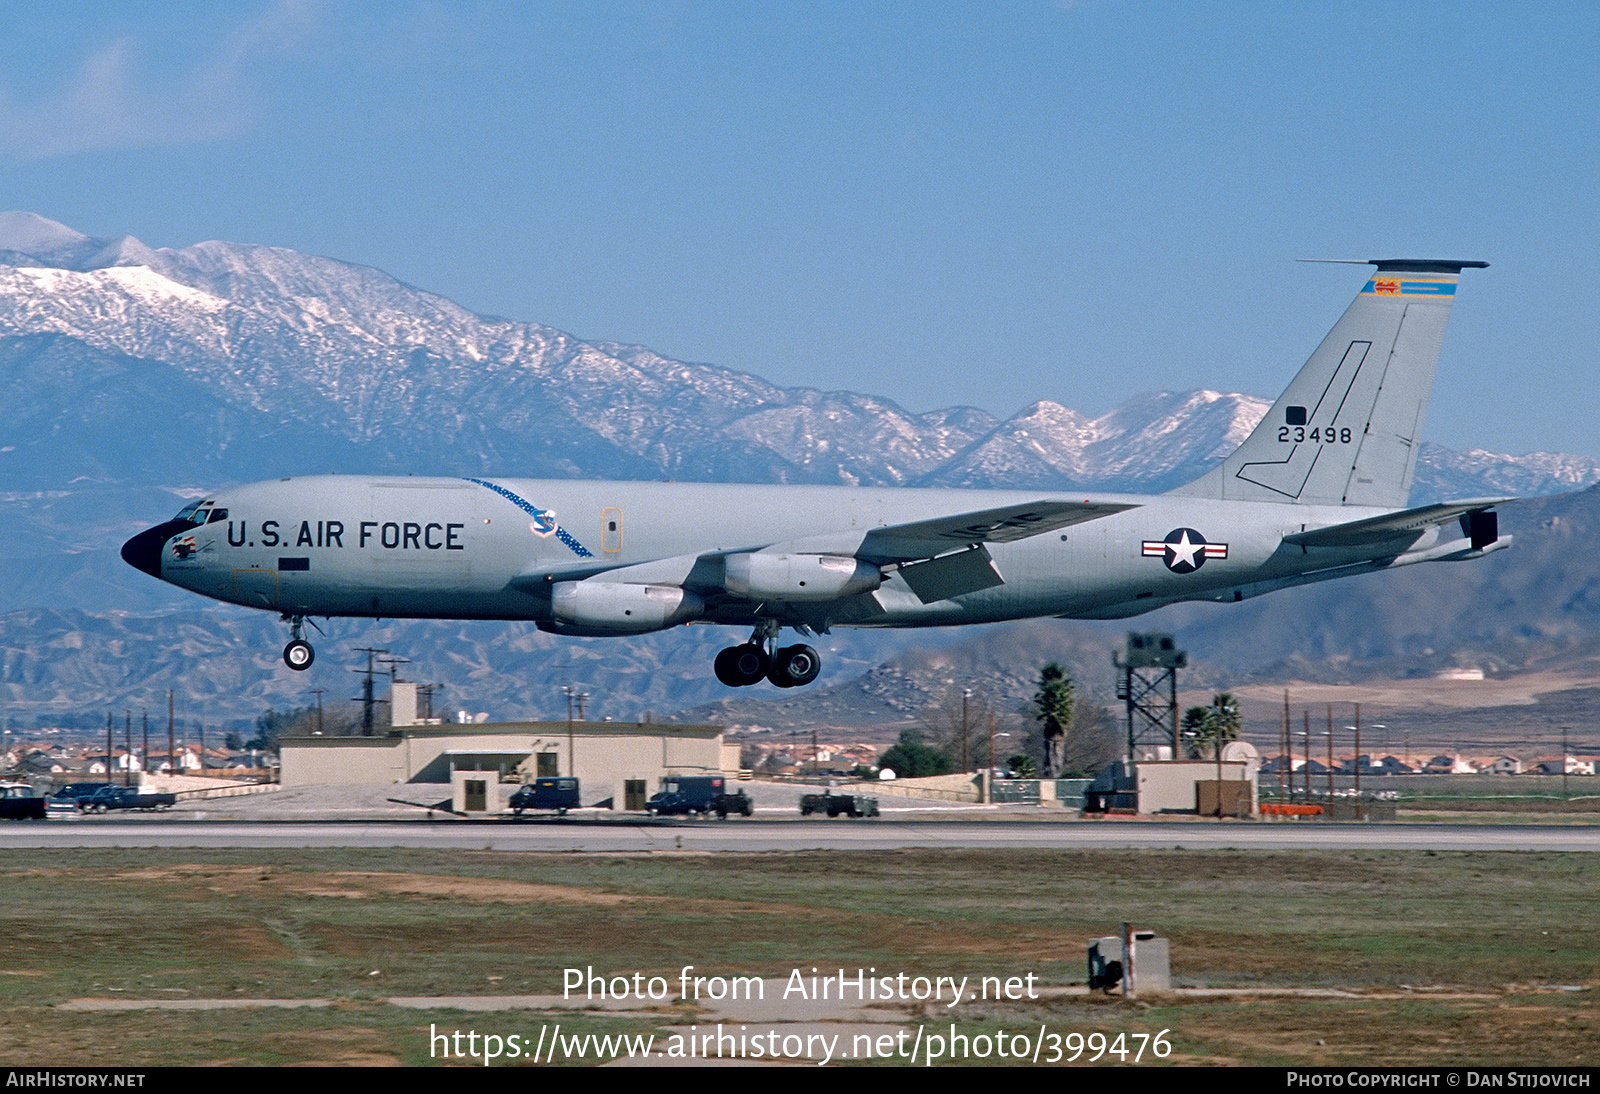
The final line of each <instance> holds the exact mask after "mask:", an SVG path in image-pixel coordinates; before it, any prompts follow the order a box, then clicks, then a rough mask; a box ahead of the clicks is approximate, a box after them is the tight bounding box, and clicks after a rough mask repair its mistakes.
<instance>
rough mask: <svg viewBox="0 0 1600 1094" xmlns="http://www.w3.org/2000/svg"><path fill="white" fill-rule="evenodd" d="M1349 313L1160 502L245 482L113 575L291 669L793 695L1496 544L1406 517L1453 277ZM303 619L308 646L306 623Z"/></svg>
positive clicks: (1380, 267) (1433, 512)
mask: <svg viewBox="0 0 1600 1094" xmlns="http://www.w3.org/2000/svg"><path fill="white" fill-rule="evenodd" d="M1361 264H1362V265H1372V266H1375V267H1376V270H1375V271H1372V273H1371V276H1370V277H1369V279H1368V280H1367V282H1366V284H1365V285H1364V286H1363V288H1362V289H1361V291H1360V292H1359V293H1358V294H1357V296H1356V298H1355V301H1354V302H1353V303H1352V304H1351V305H1350V307H1349V308H1348V310H1346V312H1345V313H1344V315H1343V317H1342V318H1340V319H1339V321H1338V322H1337V323H1336V324H1335V325H1334V327H1333V330H1332V331H1331V332H1330V333H1329V334H1328V336H1327V337H1326V338H1325V339H1324V340H1323V341H1322V343H1321V345H1320V346H1319V347H1318V348H1317V350H1316V352H1314V353H1313V354H1312V355H1311V357H1310V359H1309V360H1308V361H1307V362H1306V364H1305V365H1304V366H1303V367H1302V368H1301V369H1300V371H1299V373H1298V374H1297V375H1296V376H1295V378H1294V380H1293V381H1292V382H1291V383H1290V384H1289V386H1288V388H1287V389H1286V390H1285V391H1284V393H1283V394H1282V395H1281V396H1279V398H1278V401H1277V402H1276V403H1274V404H1273V406H1272V409H1271V411H1270V412H1268V414H1267V416H1266V417H1265V418H1263V419H1262V421H1261V422H1260V424H1259V425H1257V426H1256V428H1255V430H1254V431H1253V432H1252V433H1251V434H1250V435H1249V437H1248V438H1246V440H1245V441H1244V443H1243V444H1241V445H1240V446H1239V447H1238V448H1237V449H1236V450H1235V451H1234V452H1233V453H1232V454H1231V455H1229V456H1228V457H1227V458H1226V459H1224V460H1223V461H1222V462H1221V463H1220V464H1218V465H1217V466H1215V467H1213V468H1212V469H1211V470H1209V471H1207V472H1206V473H1205V474H1203V475H1201V476H1200V477H1199V478H1197V479H1195V480H1194V481H1193V482H1190V483H1188V484H1186V485H1184V486H1180V487H1178V488H1177V489H1174V490H1170V491H1168V492H1166V493H1164V494H1160V495H1156V496H1137V495H1123V494H1088V495H1084V494H1079V493H1063V492H1058V491H1038V490H1032V491H974V490H953V489H948V490H941V489H910V488H894V487H888V488H876V487H846V486H752V485H747V484H736V485H735V484H713V483H659V482H590V481H532V480H523V479H511V478H500V477H495V478H470V477H467V478H409V477H408V478H399V477H378V476H365V475H355V476H317V477H303V478H285V479H279V480H277V481H274V482H262V483H256V484H253V485H247V486H240V487H236V488H232V489H228V490H224V491H221V492H218V493H215V494H212V495H210V496H208V497H206V498H203V499H201V500H198V501H195V502H192V503H191V504H189V505H186V506H185V507H184V508H183V510H182V511H181V512H180V513H178V515H177V516H175V517H174V518H172V519H171V520H169V521H165V522H163V523H161V524H158V525H156V526H155V527H153V528H150V529H148V530H146V531H143V532H140V533H139V534H137V535H135V536H134V537H133V538H131V539H129V540H128V541H127V542H126V543H125V544H124V545H123V547H122V557H123V558H124V559H125V560H126V561H127V562H128V563H129V564H130V565H132V566H134V567H136V568H138V569H140V570H142V571H144V572H145V573H147V574H149V575H151V576H152V577H156V578H159V579H161V580H163V581H167V582H170V583H171V584H174V585H177V586H180V587H182V588H185V589H189V590H191V591H193V592H196V593H199V594H201V595H203V596H208V597H212V598H213V599H216V600H221V601H226V602H229V603H233V604H241V605H244V606H247V607H251V608H260V609H265V610H268V611H274V612H278V613H279V614H280V615H281V616H282V619H283V621H284V622H286V623H287V624H289V628H290V641H289V643H288V645H287V646H285V647H284V651H283V660H284V662H285V664H287V665H288V666H289V667H290V668H291V669H296V670H304V669H306V668H308V667H310V665H311V663H312V661H313V659H314V657H315V653H314V651H313V649H312V646H311V644H310V643H309V642H307V641H306V640H305V637H304V631H303V627H304V624H305V623H306V622H307V621H308V620H310V619H312V617H315V616H323V617H333V616H350V617H371V618H382V617H387V618H397V619H398V618H409V619H500V620H532V621H534V622H535V623H536V624H537V626H538V627H539V628H540V629H541V630H545V631H551V632H554V633H556V634H563V635H580V636H597V635H605V636H629V635H640V634H646V633H649V632H652V631H659V630H665V629H667V628H671V627H676V626H678V625H680V624H689V623H696V624H716V625H724V626H737V627H741V628H744V627H748V628H750V637H749V639H748V640H747V641H745V642H742V643H739V644H737V645H731V646H729V647H727V648H726V649H724V650H722V651H721V652H720V653H718V654H717V656H716V659H715V662H714V665H713V670H714V672H715V674H716V677H717V679H718V680H720V681H721V682H722V683H724V684H726V685H728V686H730V687H743V686H749V685H752V684H756V683H759V682H761V681H763V680H766V681H769V682H770V683H772V684H774V685H776V686H778V687H782V688H788V687H799V686H802V685H805V684H809V683H811V682H812V681H813V680H815V679H816V678H817V676H818V674H819V672H820V670H821V667H822V661H821V658H820V657H819V656H818V654H817V651H816V650H815V649H814V648H813V647H811V646H810V645H807V644H804V643H796V644H793V645H788V646H780V645H779V640H780V638H779V636H780V632H781V631H782V629H783V628H785V627H787V628H790V629H792V630H794V631H795V632H797V633H798V635H800V636H801V637H810V636H812V635H814V634H826V633H828V632H829V630H830V629H831V628H833V627H933V626H957V625H962V624H968V623H993V622H999V621H1003V620H1012V619H1028V618H1041V617H1059V618H1064V619H1121V618H1126V617H1130V616H1135V615H1139V614H1142V613H1144V612H1148V611H1151V610H1153V609H1155V608H1159V607H1162V606H1164V605H1167V604H1173V603H1177V602H1179V601H1223V602H1231V601H1241V600H1246V599H1249V598H1251V597H1255V596H1260V595H1261V594H1263V593H1268V592H1273V591H1275V590H1278V589H1287V588H1291V587H1294V586H1297V585H1306V584H1310V583H1312V582H1318V581H1327V580H1330V579H1333V578H1340V577H1346V576H1349V575H1353V574H1361V573H1369V572H1372V571H1376V570H1388V569H1394V568H1396V567H1399V566H1406V565H1410V564H1412V563H1418V562H1440V561H1460V560H1465V559H1475V558H1480V557H1482V556H1484V555H1486V554H1489V553H1490V552H1492V551H1496V550H1499V549H1501V548H1503V547H1506V546H1507V545H1509V543H1510V542H1511V539H1510V537H1509V536H1501V535H1499V532H1498V518H1497V514H1496V513H1495V511H1494V507H1495V506H1496V505H1500V504H1503V503H1505V502H1508V501H1512V500H1514V499H1512V498H1476V499H1472V500H1467V501H1455V502H1446V503H1442V504H1436V505H1425V506H1422V507H1420V508H1406V507H1405V505H1406V500H1407V497H1408V494H1409V492H1410V489H1411V483H1412V478H1413V476H1414V474H1415V471H1416V460H1417V447H1418V444H1419V439H1420V434H1421V430H1422V423H1423V418H1424V414H1425V412H1426V410H1427V404H1428V397H1429V394H1430V393H1431V391H1432V387H1433V378H1434V370H1435V367H1436V365H1437V363H1438V359H1439V354H1440V347H1441V344H1442V341H1443V337H1444V329H1445V323H1446V320H1447V319H1448V318H1449V314H1450V306H1451V303H1452V302H1453V300H1454V298H1455V291H1456V285H1457V282H1458V280H1459V277H1460V273H1461V271H1462V270H1463V269H1468V268H1483V267H1486V266H1487V265H1488V263H1486V262H1476V261H1453V260H1443V259H1372V260H1369V261H1368V262H1364V263H1361ZM314 625H315V624H314V623H313V626H314Z"/></svg>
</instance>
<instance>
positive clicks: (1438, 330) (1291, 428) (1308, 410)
mask: <svg viewBox="0 0 1600 1094" xmlns="http://www.w3.org/2000/svg"><path fill="white" fill-rule="evenodd" d="M1371 264H1372V265H1374V266H1376V267H1378V269H1377V272H1375V273H1374V274H1373V275H1372V278H1371V280H1369V281H1368V282H1367V284H1366V287H1365V288H1363V289H1362V290H1361V292H1360V294H1359V295H1357V297H1356V299H1355V302H1354V303H1353V304H1351V305H1350V307H1349V310H1347V311H1346V312H1345V313H1344V315H1343V317H1341V318H1340V320H1339V322H1338V323H1336V324H1334V327H1333V330H1331V331H1329V332H1328V336H1327V337H1326V338H1324V339H1323V340H1322V345H1320V346H1318V347H1317V351H1316V352H1315V353H1313V354H1312V355H1311V359H1310V360H1308V361H1307V362H1306V363H1305V366H1304V367H1303V368H1301V369H1300V372H1299V374H1298V375H1296V376H1295V378H1294V380H1293V381H1292V382H1291V383H1290V384H1289V387H1288V388H1287V389H1286V390H1285V391H1284V393H1283V394H1282V395H1281V396H1279V397H1278V401H1277V402H1276V403H1274V404H1273V405H1272V409H1271V410H1270V411H1268V413H1267V416H1266V417H1265V418H1263V419H1262V420H1261V423H1260V424H1259V425H1257V426H1256V428H1255V431H1254V432H1253V433H1251V434H1250V436H1249V437H1248V438H1246V439H1245V442H1244V443H1243V444H1241V445H1240V446H1239V447H1238V448H1237V449H1235V450H1234V452H1233V453H1232V455H1230V456H1228V458H1227V459H1225V460H1223V461H1222V463H1221V465H1219V466H1217V467H1214V468H1212V469H1211V470H1210V471H1208V472H1207V473H1206V474H1204V475H1202V476H1201V477H1200V478H1198V479H1196V480H1195V481H1194V482H1191V483H1189V484H1187V485H1185V486H1180V487H1178V488H1177V489H1176V490H1173V491H1171V492H1172V493H1173V494H1180V495H1188V496H1192V497H1208V498H1223V499H1228V500H1240V501H1276V502H1298V503H1300V504H1302V505H1369V506H1377V507H1383V508H1389V509H1398V508H1401V507H1403V506H1404V505H1405V504H1406V500H1407V497H1408V496H1409V495H1410V493H1411V480H1412V478H1413V477H1414V476H1415V474H1416V466H1417V446H1418V444H1419V443H1420V437H1421V433H1422V422H1423V418H1424V417H1425V416H1426V415H1427V410H1428V396H1429V394H1430V393H1431V392H1432V390H1433V374H1434V369H1435V367H1436V366H1437V365H1438V363H1439V350H1440V347H1441V346H1442V345H1443V342H1444V328H1445V322H1446V321H1447V320H1448V319H1449V318H1450V304H1451V302H1452V301H1453V300H1454V299H1455V291H1456V281H1457V279H1458V277H1459V275H1460V273H1461V271H1462V270H1463V269H1468V268H1475V269H1481V268H1483V267H1486V266H1488V263H1487V262H1458V261H1453V260H1447V259H1414V258H1386V259H1372V260H1371Z"/></svg>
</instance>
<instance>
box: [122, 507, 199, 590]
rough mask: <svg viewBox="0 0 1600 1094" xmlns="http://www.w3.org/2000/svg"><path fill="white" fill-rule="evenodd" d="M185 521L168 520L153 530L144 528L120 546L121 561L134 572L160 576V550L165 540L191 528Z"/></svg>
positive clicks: (164, 544)
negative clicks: (141, 571) (138, 571)
mask: <svg viewBox="0 0 1600 1094" xmlns="http://www.w3.org/2000/svg"><path fill="white" fill-rule="evenodd" d="M191 527H193V525H191V524H190V523H189V522H188V521H186V520H169V521H167V522H166V523H165V524H158V525H156V526H155V527H154V528H146V529H145V530H144V531H143V532H140V533H139V534H138V535H136V536H134V537H133V538H132V539H130V540H128V542H126V543H124V544H123V545H122V561H124V562H126V563H127V564H128V565H129V566H132V567H133V568H134V569H135V570H143V571H144V572H145V573H147V574H149V575H150V576H151V577H156V578H159V577H160V576H161V548H163V547H165V546H166V545H167V540H169V539H171V538H172V537H173V536H174V535H175V534H177V533H178V532H180V531H182V530H183V529H185V528H191Z"/></svg>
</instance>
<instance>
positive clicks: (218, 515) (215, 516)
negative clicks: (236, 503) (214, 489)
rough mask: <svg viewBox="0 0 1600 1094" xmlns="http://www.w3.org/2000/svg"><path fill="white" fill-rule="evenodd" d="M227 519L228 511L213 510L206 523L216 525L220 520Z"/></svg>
mask: <svg viewBox="0 0 1600 1094" xmlns="http://www.w3.org/2000/svg"><path fill="white" fill-rule="evenodd" d="M227 519H228V511H227V510H226V509H213V510H211V516H210V517H209V518H207V520H206V523H207V524H215V523H217V521H219V520H227Z"/></svg>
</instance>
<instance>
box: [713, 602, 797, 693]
mask: <svg viewBox="0 0 1600 1094" xmlns="http://www.w3.org/2000/svg"><path fill="white" fill-rule="evenodd" d="M777 639H778V621H777V620H775V619H764V620H762V621H761V623H760V624H759V625H758V626H757V627H756V629H755V633H753V634H752V635H751V636H750V641H748V642H746V643H745V644H744V645H742V646H729V647H728V648H727V649H725V650H723V651H722V652H721V653H719V654H717V659H716V661H715V662H713V665H712V667H713V669H714V670H715V672H716V674H717V679H718V680H720V681H722V682H723V683H724V684H727V685H728V686H729V687H730V688H742V687H748V686H749V685H751V684H758V683H760V682H761V681H762V680H770V681H772V683H773V684H774V685H776V686H778V687H780V688H798V687H804V686H805V685H806V684H809V683H811V681H813V680H815V679H816V678H817V674H818V673H820V672H821V671H822V658H821V657H820V656H819V655H818V654H817V651H816V650H814V649H812V648H811V647H810V646H805V645H794V646H784V647H783V648H781V649H776V648H774V647H775V646H776V645H777Z"/></svg>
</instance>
